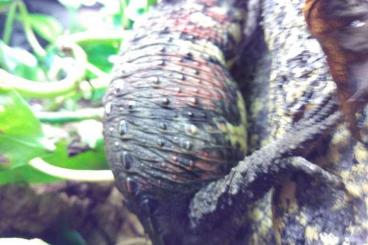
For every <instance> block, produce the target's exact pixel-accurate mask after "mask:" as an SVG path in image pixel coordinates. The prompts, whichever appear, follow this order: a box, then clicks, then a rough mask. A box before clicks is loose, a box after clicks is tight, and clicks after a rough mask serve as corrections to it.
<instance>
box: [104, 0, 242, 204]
mask: <svg viewBox="0 0 368 245" xmlns="http://www.w3.org/2000/svg"><path fill="white" fill-rule="evenodd" d="M245 18H246V16H245V13H244V12H243V11H241V10H240V8H239V9H238V8H235V6H234V5H229V3H228V1H210V0H202V1H183V2H180V3H177V4H174V5H165V6H164V5H162V6H160V7H158V9H157V10H156V11H155V12H153V13H151V14H150V15H149V16H148V18H147V19H145V20H144V21H143V22H141V23H140V24H138V25H137V26H135V29H134V35H133V36H132V37H131V39H130V40H128V41H126V42H125V43H124V46H123V47H124V50H123V52H122V54H121V55H120V57H119V58H118V60H117V63H116V64H115V70H114V75H113V79H112V81H111V85H110V88H109V90H108V92H107V95H106V97H105V107H106V108H105V120H104V135H105V141H106V151H107V156H108V161H109V162H110V165H111V167H112V169H113V172H114V175H115V177H116V180H117V185H118V187H119V188H120V190H121V191H122V192H123V193H124V194H125V196H126V198H127V200H128V202H129V201H130V200H135V199H137V197H138V199H141V197H142V196H151V197H152V196H154V197H155V198H160V196H161V197H164V196H167V195H168V193H183V194H190V195H191V194H193V193H194V192H195V191H196V190H198V189H199V188H200V187H201V186H203V184H205V183H208V182H209V181H213V180H215V179H218V178H220V177H222V176H224V175H225V174H226V173H228V171H229V170H230V168H231V167H233V166H234V165H235V164H236V163H237V162H238V161H239V160H240V159H242V158H243V157H244V153H245V151H246V118H245V109H244V102H243V99H242V97H241V94H240V92H239V91H238V88H237V86H236V84H235V83H234V82H233V81H232V79H231V77H230V75H229V73H228V71H227V68H226V62H227V61H229V60H230V59H232V58H233V57H234V56H235V54H236V51H237V48H238V47H239V45H240V43H241V42H242V39H241V30H242V28H243V25H244V21H245Z"/></svg>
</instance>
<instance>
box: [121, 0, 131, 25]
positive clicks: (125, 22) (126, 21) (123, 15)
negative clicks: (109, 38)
mask: <svg viewBox="0 0 368 245" xmlns="http://www.w3.org/2000/svg"><path fill="white" fill-rule="evenodd" d="M126 1H127V0H120V13H121V26H122V28H123V29H126V28H127V27H128V24H129V19H128V17H127V16H126V8H127V3H126Z"/></svg>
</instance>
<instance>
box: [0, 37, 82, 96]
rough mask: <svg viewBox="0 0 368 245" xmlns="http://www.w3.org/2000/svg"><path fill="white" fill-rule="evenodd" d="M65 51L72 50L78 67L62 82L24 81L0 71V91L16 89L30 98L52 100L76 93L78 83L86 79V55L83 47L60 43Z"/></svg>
mask: <svg viewBox="0 0 368 245" xmlns="http://www.w3.org/2000/svg"><path fill="white" fill-rule="evenodd" d="M59 45H61V46H62V48H63V49H70V50H71V51H72V53H73V55H74V57H75V61H76V67H75V69H73V70H72V71H71V72H68V74H67V77H66V78H65V79H62V80H61V81H54V82H36V81H31V80H28V79H24V78H21V77H18V76H15V75H13V74H10V73H9V72H7V71H5V70H3V69H0V89H5V90H9V89H15V90H17V91H18V92H19V93H20V94H22V95H24V96H28V97H38V98H52V97H56V96H59V95H64V94H67V93H69V92H72V91H74V90H75V89H76V88H77V86H78V82H79V81H81V80H82V79H83V77H84V74H85V70H86V63H87V56H86V53H85V52H84V51H83V49H82V48H81V47H79V46H78V45H76V44H73V43H59Z"/></svg>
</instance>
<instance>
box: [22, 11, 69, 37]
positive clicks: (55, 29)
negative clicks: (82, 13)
mask: <svg viewBox="0 0 368 245" xmlns="http://www.w3.org/2000/svg"><path fill="white" fill-rule="evenodd" d="M27 21H28V22H29V24H30V25H31V26H32V28H33V29H34V30H35V32H36V33H37V34H38V35H40V36H41V37H42V38H44V39H45V40H46V41H49V42H51V43H53V42H55V40H56V39H57V37H58V36H59V35H61V34H62V32H63V27H62V25H61V24H60V23H59V21H57V20H56V19H55V18H54V17H52V16H48V15H42V14H29V15H28V16H27Z"/></svg>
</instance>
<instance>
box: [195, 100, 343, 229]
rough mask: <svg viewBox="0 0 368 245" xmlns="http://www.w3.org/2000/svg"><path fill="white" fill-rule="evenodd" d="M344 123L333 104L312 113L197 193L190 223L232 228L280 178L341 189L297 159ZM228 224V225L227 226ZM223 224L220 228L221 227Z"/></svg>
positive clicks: (336, 181)
mask: <svg viewBox="0 0 368 245" xmlns="http://www.w3.org/2000/svg"><path fill="white" fill-rule="evenodd" d="M340 119H341V114H340V112H338V111H337V108H336V104H335V103H334V102H333V101H332V100H330V101H327V104H325V105H324V106H323V107H322V108H317V109H316V110H315V111H314V112H311V113H309V114H308V115H307V116H306V119H304V120H301V121H299V123H297V124H296V125H294V126H293V127H292V128H291V129H290V130H288V133H287V134H285V136H284V137H282V138H280V139H278V140H275V141H274V142H272V143H270V144H268V145H267V146H265V147H263V148H261V149H260V150H258V151H256V152H254V153H253V154H252V155H250V156H248V157H246V158H245V159H244V160H243V161H242V162H240V163H239V164H238V166H236V167H234V168H233V169H232V170H231V172H230V173H229V174H228V175H226V176H225V177H224V178H222V179H220V180H218V181H216V182H212V183H210V184H209V185H208V186H206V187H204V188H202V189H201V190H200V191H199V192H197V193H196V195H195V197H194V198H193V199H192V201H191V204H190V214H189V216H190V222H191V226H192V228H194V229H195V230H203V229H204V230H211V229H213V228H214V226H215V225H216V226H217V228H218V229H219V230H221V229H223V230H227V231H228V230H229V228H226V226H229V227H233V224H235V223H236V222H237V219H238V218H239V214H241V213H244V212H245V210H246V208H247V207H248V206H249V203H250V202H253V201H255V200H258V199H259V198H260V197H261V196H263V195H264V194H265V193H266V192H267V191H268V190H269V189H270V187H271V186H272V185H273V184H274V183H275V181H276V180H277V179H276V177H277V176H280V175H281V174H290V173H292V172H295V171H298V172H304V173H307V174H309V175H311V176H318V177H320V178H322V180H323V181H325V182H327V183H328V184H331V185H333V186H336V187H341V186H342V183H341V181H340V180H339V179H338V178H337V177H335V176H333V175H331V174H329V173H328V172H326V171H325V170H323V169H322V168H320V167H318V166H317V165H314V164H313V163H310V162H308V161H307V160H305V159H304V158H301V157H288V156H289V155H292V156H294V155H297V152H298V151H299V150H301V148H302V147H305V146H306V145H308V142H310V141H311V140H313V139H315V138H316V137H317V136H319V135H320V134H322V133H323V132H325V131H326V130H327V129H330V128H331V127H333V126H334V125H335V124H336V123H337V122H339V120H340ZM224 220H226V222H224ZM219 223H222V225H221V227H218V226H219V225H218V224H219Z"/></svg>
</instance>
